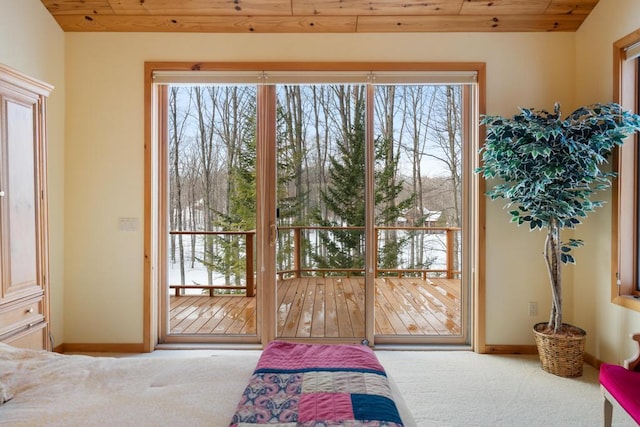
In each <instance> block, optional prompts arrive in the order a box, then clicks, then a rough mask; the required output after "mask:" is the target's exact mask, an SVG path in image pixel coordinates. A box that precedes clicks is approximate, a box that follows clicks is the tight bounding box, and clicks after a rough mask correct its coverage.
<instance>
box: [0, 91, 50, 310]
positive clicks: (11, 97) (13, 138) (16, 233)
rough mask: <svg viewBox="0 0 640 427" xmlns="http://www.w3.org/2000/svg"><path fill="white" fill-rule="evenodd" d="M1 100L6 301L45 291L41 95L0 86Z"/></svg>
mask: <svg viewBox="0 0 640 427" xmlns="http://www.w3.org/2000/svg"><path fill="white" fill-rule="evenodd" d="M0 101H1V107H0V112H1V113H2V116H1V120H0V131H1V132H2V133H1V136H0V141H1V142H2V144H0V166H1V167H2V173H1V174H0V195H1V197H0V226H1V227H2V228H1V234H0V235H1V236H2V252H1V255H2V256H1V261H2V262H1V264H0V265H1V266H0V269H1V273H2V290H1V292H2V294H1V295H0V298H1V300H4V301H5V302H6V301H7V300H12V299H17V298H21V297H25V296H29V295H32V294H34V293H38V292H42V291H43V289H44V286H43V283H42V281H43V279H44V277H43V275H42V272H41V271H40V270H41V269H40V266H41V260H40V254H41V250H40V247H39V242H40V232H41V227H40V224H41V222H40V215H39V207H40V205H39V202H40V200H39V197H38V193H39V180H38V168H37V164H38V157H37V156H38V148H39V147H38V141H39V125H38V122H37V117H38V114H37V113H38V108H39V98H38V97H37V96H29V95H28V94H24V93H20V92H16V91H11V90H8V89H4V88H2V87H0ZM1 300H0V301H1Z"/></svg>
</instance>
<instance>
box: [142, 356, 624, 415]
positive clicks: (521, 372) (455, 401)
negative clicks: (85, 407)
mask: <svg viewBox="0 0 640 427" xmlns="http://www.w3.org/2000/svg"><path fill="white" fill-rule="evenodd" d="M234 352H235V351H231V352H230V353H225V350H211V351H208V350H190V351H184V350H160V351H156V352H154V353H152V354H151V355H150V356H152V357H166V356H169V357H177V356H179V357H185V356H186V357H196V356H203V355H207V354H215V355H216V356H217V357H224V356H225V354H228V355H230V356H231V355H232V354H233V353H234ZM376 355H377V356H378V359H379V360H380V362H381V363H382V365H383V366H384V367H385V369H386V370H387V372H388V374H389V376H390V377H391V379H392V380H393V381H394V382H395V384H396V385H397V387H398V389H399V390H400V392H401V393H402V397H403V398H404V400H405V403H406V404H407V406H408V408H409V409H410V411H411V413H412V414H413V417H414V419H415V421H416V424H417V425H418V426H419V427H423V426H425V427H426V426H438V427H443V426H451V427H456V426H465V427H473V426H478V427H483V426H491V427H498V426H504V427H511V426H513V427H529V426H533V427H537V426H540V427H570V426H576V427H578V426H579V427H589V426H594V427H595V426H602V425H603V416H602V414H603V409H602V405H603V404H602V395H601V392H600V386H599V384H598V372H597V371H596V370H595V369H594V368H593V367H591V366H588V365H585V368H584V374H583V376H582V377H580V378H572V379H569V378H561V377H557V376H554V375H551V374H548V373H546V372H544V371H543V370H542V369H541V368H540V362H539V361H538V357H537V356H521V355H513V356H497V355H481V354H476V353H473V352H468V351H392V350H378V351H376ZM231 357H233V356H231ZM613 425H614V426H617V427H626V426H635V425H636V424H635V423H634V422H633V421H632V420H631V418H629V417H628V416H627V414H626V413H624V412H621V410H620V409H617V408H615V409H614V413H613Z"/></svg>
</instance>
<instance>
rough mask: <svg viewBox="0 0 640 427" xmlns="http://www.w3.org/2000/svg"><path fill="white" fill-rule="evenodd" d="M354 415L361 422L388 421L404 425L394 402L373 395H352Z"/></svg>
mask: <svg viewBox="0 0 640 427" xmlns="http://www.w3.org/2000/svg"><path fill="white" fill-rule="evenodd" d="M351 404H352V405H353V415H354V418H355V419H356V420H360V421H386V422H392V423H396V424H402V420H401V419H400V414H399V413H398V408H397V407H396V404H395V403H394V402H393V400H391V399H389V398H387V397H384V396H377V395H373V394H352V395H351Z"/></svg>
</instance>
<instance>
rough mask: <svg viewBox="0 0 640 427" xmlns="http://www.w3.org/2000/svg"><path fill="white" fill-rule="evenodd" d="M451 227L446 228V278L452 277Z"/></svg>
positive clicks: (452, 243)
mask: <svg viewBox="0 0 640 427" xmlns="http://www.w3.org/2000/svg"><path fill="white" fill-rule="evenodd" d="M453 245H454V239H453V229H451V228H447V279H453V260H454V257H453Z"/></svg>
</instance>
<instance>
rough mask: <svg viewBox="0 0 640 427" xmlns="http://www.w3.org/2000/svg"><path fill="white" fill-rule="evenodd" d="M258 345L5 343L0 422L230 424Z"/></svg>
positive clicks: (0, 352)
mask: <svg viewBox="0 0 640 427" xmlns="http://www.w3.org/2000/svg"><path fill="white" fill-rule="evenodd" d="M259 354H260V352H257V351H255V352H246V354H245V352H234V355H233V357H221V356H207V357H196V358H191V357H190V358H173V357H168V358H154V357H126V358H111V357H91V356H72V355H60V354H56V353H46V352H36V351H29V350H19V349H16V348H13V347H10V346H7V345H6V344H1V343H0V383H2V384H3V385H4V387H5V389H6V390H8V391H9V394H12V395H13V398H12V399H11V400H9V401H7V402H6V403H4V404H3V405H0V425H11V426H142V425H149V426H183V425H184V426H205V425H207V426H228V425H229V422H230V420H231V416H232V415H233V412H234V411H235V408H236V405H237V403H238V400H239V399H240V396H241V395H242V392H243V390H244V387H245V386H246V383H247V382H248V380H249V377H250V376H251V373H252V371H253V369H254V368H255V365H256V362H257V360H258V356H259Z"/></svg>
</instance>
